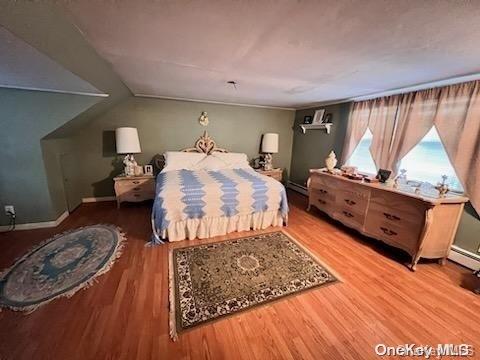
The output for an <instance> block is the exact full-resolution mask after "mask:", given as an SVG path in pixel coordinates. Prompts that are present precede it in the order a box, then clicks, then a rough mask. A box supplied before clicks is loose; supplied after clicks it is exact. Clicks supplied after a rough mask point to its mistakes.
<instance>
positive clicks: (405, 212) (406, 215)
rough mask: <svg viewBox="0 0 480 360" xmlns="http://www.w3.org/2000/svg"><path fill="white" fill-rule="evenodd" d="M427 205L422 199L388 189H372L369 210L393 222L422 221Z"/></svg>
mask: <svg viewBox="0 0 480 360" xmlns="http://www.w3.org/2000/svg"><path fill="white" fill-rule="evenodd" d="M426 210H427V206H426V205H425V204H424V203H423V201H421V200H417V199H413V198H407V197H405V196H404V195H399V194H394V193H390V192H388V191H378V190H377V191H372V195H371V198H370V209H369V211H371V212H375V213H377V214H380V215H381V217H383V218H384V219H386V220H390V221H393V222H405V221H407V222H411V223H422V224H423V219H424V217H425V211H426Z"/></svg>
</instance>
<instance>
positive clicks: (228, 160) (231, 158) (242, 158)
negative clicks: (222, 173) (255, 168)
mask: <svg viewBox="0 0 480 360" xmlns="http://www.w3.org/2000/svg"><path fill="white" fill-rule="evenodd" d="M211 156H214V157H216V158H218V159H220V160H222V161H223V162H225V164H226V166H225V167H223V169H242V168H248V167H250V164H249V163H248V158H247V155H246V154H242V153H217V152H216V153H213V154H212V155H211Z"/></svg>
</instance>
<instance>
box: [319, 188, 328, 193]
mask: <svg viewBox="0 0 480 360" xmlns="http://www.w3.org/2000/svg"><path fill="white" fill-rule="evenodd" d="M320 193H322V194H328V191H327V190H323V189H320Z"/></svg>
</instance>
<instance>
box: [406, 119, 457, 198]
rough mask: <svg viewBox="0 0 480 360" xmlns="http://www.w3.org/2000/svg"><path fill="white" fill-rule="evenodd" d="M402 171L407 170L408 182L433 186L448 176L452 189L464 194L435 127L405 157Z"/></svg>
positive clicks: (448, 182)
mask: <svg viewBox="0 0 480 360" xmlns="http://www.w3.org/2000/svg"><path fill="white" fill-rule="evenodd" d="M400 169H406V170H407V179H408V180H418V181H426V182H429V183H430V184H433V185H436V184H437V183H438V182H441V181H442V175H447V176H448V179H447V181H446V182H447V184H448V186H449V187H450V189H452V190H456V191H460V192H463V187H462V185H461V184H460V181H459V180H458V178H457V175H456V174H455V170H454V169H453V166H452V164H451V163H450V160H449V159H448V156H447V153H446V151H445V148H444V147H443V144H442V141H441V140H440V137H439V136H438V132H437V129H436V128H435V127H433V128H432V129H431V130H430V131H429V132H428V133H427V135H425V137H424V138H423V139H422V141H420V142H419V143H418V144H417V145H416V146H415V147H414V148H413V149H412V150H410V152H409V153H408V154H407V155H405V157H404V158H403V159H402V161H401V162H400Z"/></svg>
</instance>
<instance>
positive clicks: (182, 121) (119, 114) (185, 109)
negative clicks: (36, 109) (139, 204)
mask: <svg viewBox="0 0 480 360" xmlns="http://www.w3.org/2000/svg"><path fill="white" fill-rule="evenodd" d="M202 111H207V112H208V116H209V119H210V124H209V125H208V126H207V127H203V126H201V125H199V124H198V117H199V116H200V114H201V112H202ZM293 120H294V111H289V110H277V109H267V108H258V107H244V106H230V105H220V104H208V103H198V102H188V101H176V100H164V99H154V98H141V97H130V98H128V99H127V100H126V101H124V102H122V103H120V104H118V105H117V106H115V107H113V108H112V109H110V110H109V111H107V112H106V113H105V114H103V115H102V116H100V117H98V118H96V119H95V121H93V122H91V123H90V124H88V125H87V126H86V127H84V128H83V129H82V130H80V131H79V132H78V134H77V135H76V136H75V142H76V146H77V148H78V151H79V155H80V156H79V157H80V158H81V161H80V167H81V171H80V173H81V174H82V175H81V176H82V180H81V184H82V185H81V189H79V191H80V192H81V196H82V197H91V196H110V195H113V194H114V191H113V181H112V178H113V177H114V176H115V175H117V174H119V172H121V171H122V164H121V160H122V157H121V156H117V155H116V153H115V142H114V130H115V128H117V127H121V126H133V127H136V128H138V132H139V137H140V143H141V147H142V153H141V154H138V155H137V156H136V159H137V162H138V163H139V164H142V165H145V164H148V163H150V162H151V160H152V158H153V156H155V155H156V154H162V153H163V152H165V151H167V150H181V149H183V148H186V147H191V146H193V144H194V143H195V141H196V140H197V138H198V137H199V136H200V135H202V134H203V131H204V130H207V131H208V132H209V134H210V135H211V137H212V138H213V139H214V140H215V141H216V142H217V145H218V146H219V147H225V148H226V149H227V150H229V151H232V152H243V153H246V154H247V155H248V156H249V158H252V157H256V156H258V153H259V146H260V139H261V136H262V134H263V133H266V132H277V133H279V135H280V140H279V142H280V144H279V153H278V154H275V155H274V165H275V166H278V167H283V168H285V169H286V170H287V172H286V174H285V176H287V175H288V169H289V168H290V161H291V149H292V136H293V133H292V125H293Z"/></svg>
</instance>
